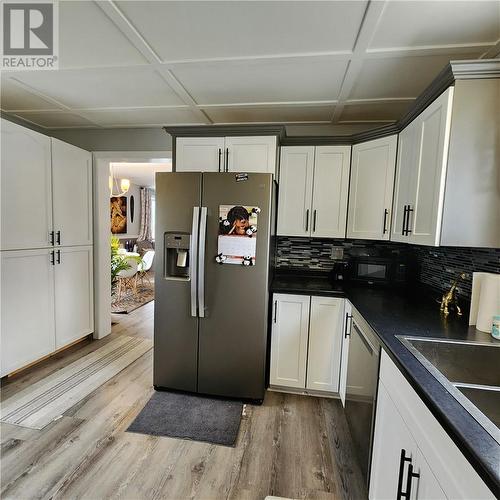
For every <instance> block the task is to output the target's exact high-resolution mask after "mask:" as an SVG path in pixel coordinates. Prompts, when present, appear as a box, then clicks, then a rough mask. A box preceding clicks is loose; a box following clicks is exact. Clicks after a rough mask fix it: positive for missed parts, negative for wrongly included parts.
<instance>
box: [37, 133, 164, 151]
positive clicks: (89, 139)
mask: <svg viewBox="0 0 500 500" xmlns="http://www.w3.org/2000/svg"><path fill="white" fill-rule="evenodd" d="M46 133H48V134H49V135H51V136H53V137H57V138H58V139H61V141H65V142H69V143H70V144H74V145H75V146H78V147H80V148H83V149H86V150H87V151H170V150H171V149H172V138H171V137H170V135H168V134H167V133H166V132H165V131H164V130H163V129H162V128H160V127H158V128H113V129H109V128H108V129H106V128H102V129H101V128H99V129H97V128H87V129H57V130H49V131H47V132H46Z"/></svg>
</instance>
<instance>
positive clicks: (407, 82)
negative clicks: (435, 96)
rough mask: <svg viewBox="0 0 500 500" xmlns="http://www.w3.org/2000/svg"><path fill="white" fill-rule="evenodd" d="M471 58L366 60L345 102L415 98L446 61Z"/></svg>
mask: <svg viewBox="0 0 500 500" xmlns="http://www.w3.org/2000/svg"><path fill="white" fill-rule="evenodd" d="M473 58H474V54H454V55H453V56H447V55H435V56H411V57H387V58H375V59H366V60H365V61H364V63H363V67H362V69H361V72H360V73H359V75H358V77H357V79H356V82H355V84H354V86H353V88H352V90H351V95H350V96H349V98H350V99H375V98H391V97H417V96H418V95H419V94H420V93H421V92H422V91H423V90H424V89H425V88H426V87H427V86H428V85H429V84H430V83H431V82H432V80H433V79H434V78H435V77H436V76H437V75H438V73H439V72H440V71H441V70H442V69H443V68H444V67H445V66H446V64H448V63H449V61H450V60H460V59H473Z"/></svg>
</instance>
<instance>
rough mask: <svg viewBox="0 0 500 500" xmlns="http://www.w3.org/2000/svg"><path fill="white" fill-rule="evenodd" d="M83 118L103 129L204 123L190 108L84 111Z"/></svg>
mask: <svg viewBox="0 0 500 500" xmlns="http://www.w3.org/2000/svg"><path fill="white" fill-rule="evenodd" d="M85 116H86V117H87V118H89V119H90V120H92V121H94V122H95V123H97V124H99V125H102V126H104V127H113V126H131V127H133V126H143V125H180V124H182V125H188V124H200V123H205V122H204V121H202V120H201V119H200V118H199V116H198V115H197V114H195V113H194V112H193V111H192V110H191V109H190V108H188V107H186V108H169V109H147V108H143V109H127V110H102V111H85Z"/></svg>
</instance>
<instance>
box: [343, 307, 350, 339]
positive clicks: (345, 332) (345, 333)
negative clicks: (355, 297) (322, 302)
mask: <svg viewBox="0 0 500 500" xmlns="http://www.w3.org/2000/svg"><path fill="white" fill-rule="evenodd" d="M351 318H352V314H349V313H345V326H344V338H345V339H346V338H347V337H349V336H350V335H351V329H350V328H349V330H347V324H348V323H349V320H350V319H351Z"/></svg>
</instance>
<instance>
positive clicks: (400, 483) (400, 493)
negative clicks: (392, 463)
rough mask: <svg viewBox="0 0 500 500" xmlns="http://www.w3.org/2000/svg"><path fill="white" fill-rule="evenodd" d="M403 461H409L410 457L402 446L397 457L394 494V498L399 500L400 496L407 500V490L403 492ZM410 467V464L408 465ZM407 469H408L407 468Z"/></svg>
mask: <svg viewBox="0 0 500 500" xmlns="http://www.w3.org/2000/svg"><path fill="white" fill-rule="evenodd" d="M405 462H410V463H411V458H409V457H407V456H406V450H405V449H404V448H403V449H401V455H400V458H399V475H398V492H397V496H396V500H401V499H402V498H405V499H407V500H409V498H410V497H409V495H408V491H407V492H406V493H403V489H402V488H403V476H404V472H405ZM410 467H411V465H410ZM408 471H409V469H408Z"/></svg>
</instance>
